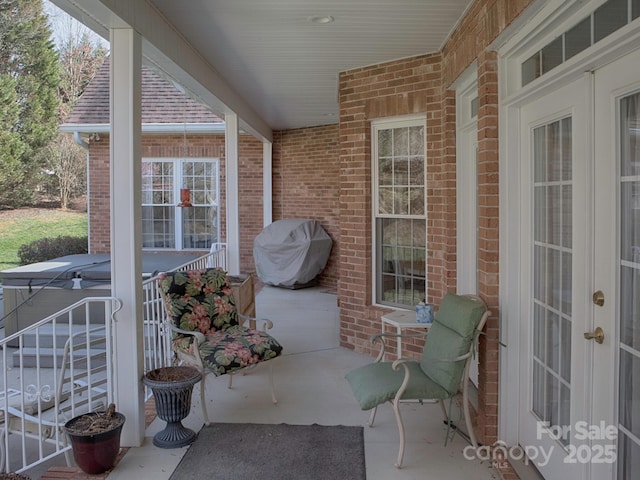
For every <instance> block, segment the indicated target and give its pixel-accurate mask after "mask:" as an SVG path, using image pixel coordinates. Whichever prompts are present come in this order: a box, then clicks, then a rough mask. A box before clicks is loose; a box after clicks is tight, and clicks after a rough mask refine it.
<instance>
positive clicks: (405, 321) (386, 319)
mask: <svg viewBox="0 0 640 480" xmlns="http://www.w3.org/2000/svg"><path fill="white" fill-rule="evenodd" d="M430 326H431V324H430V323H419V322H418V321H417V320H416V312H415V311H412V310H396V311H394V312H391V313H386V314H384V315H383V316H382V333H386V331H387V329H389V328H391V327H395V329H396V333H397V334H398V335H400V334H401V333H402V330H403V329H405V328H422V329H424V330H429V327H430ZM397 342H398V343H397V345H398V346H397V352H398V358H402V338H400V337H398V339H397Z"/></svg>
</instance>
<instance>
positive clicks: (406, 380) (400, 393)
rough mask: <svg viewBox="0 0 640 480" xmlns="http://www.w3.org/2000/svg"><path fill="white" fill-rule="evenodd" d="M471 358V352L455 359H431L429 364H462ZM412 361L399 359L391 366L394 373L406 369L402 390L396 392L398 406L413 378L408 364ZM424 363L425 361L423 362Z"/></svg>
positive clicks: (395, 401) (395, 400)
mask: <svg viewBox="0 0 640 480" xmlns="http://www.w3.org/2000/svg"><path fill="white" fill-rule="evenodd" d="M470 356H471V352H467V353H465V354H464V355H460V356H458V357H454V358H433V359H429V360H428V361H429V362H434V363H455V362H461V361H463V360H465V361H466V360H467V359H468V358H469V357H470ZM409 361H412V360H409V359H408V358H399V359H397V360H396V361H395V362H393V363H392V364H391V368H392V369H393V370H394V371H398V370H400V368H404V379H403V380H402V384H401V385H400V388H399V389H398V391H397V392H396V396H395V398H394V400H393V401H394V403H396V404H397V402H399V401H400V399H401V398H402V396H403V395H404V391H405V390H406V389H407V385H409V379H410V376H411V371H410V370H409V367H408V366H407V362H409ZM422 361H424V360H422Z"/></svg>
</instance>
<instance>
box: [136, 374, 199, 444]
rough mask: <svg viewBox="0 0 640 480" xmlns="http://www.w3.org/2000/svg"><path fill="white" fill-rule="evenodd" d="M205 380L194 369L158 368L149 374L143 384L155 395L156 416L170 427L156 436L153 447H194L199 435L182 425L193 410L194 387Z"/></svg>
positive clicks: (145, 376) (144, 378)
mask: <svg viewBox="0 0 640 480" xmlns="http://www.w3.org/2000/svg"><path fill="white" fill-rule="evenodd" d="M201 379H202V374H201V373H200V372H199V371H198V370H197V369H196V368H194V367H187V366H176V367H162V368H156V369H155V370H151V371H149V372H147V373H146V374H145V375H144V377H143V379H142V382H143V383H144V384H145V385H146V386H147V387H149V388H150V389H151V390H152V392H153V398H154V399H155V402H156V413H157V414H158V417H159V418H160V419H162V420H164V421H165V422H167V426H166V427H165V428H164V430H162V431H160V432H158V433H156V434H155V435H154V437H153V444H154V445H155V446H156V447H160V448H179V447H184V446H186V445H189V444H191V443H192V442H193V441H194V440H195V439H196V436H197V434H196V433H195V432H194V431H193V430H191V429H189V428H186V427H184V426H183V425H182V420H183V419H184V418H186V417H187V415H189V411H190V410H191V393H192V392H193V386H194V385H195V384H196V383H198V382H199V381H200V380H201Z"/></svg>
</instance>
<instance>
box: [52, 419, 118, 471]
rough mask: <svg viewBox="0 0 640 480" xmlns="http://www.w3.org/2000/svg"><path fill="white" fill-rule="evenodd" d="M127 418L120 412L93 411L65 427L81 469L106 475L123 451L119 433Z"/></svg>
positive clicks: (73, 420)
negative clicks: (119, 453)
mask: <svg viewBox="0 0 640 480" xmlns="http://www.w3.org/2000/svg"><path fill="white" fill-rule="evenodd" d="M124 421H125V416H124V415H123V414H121V413H118V412H113V411H112V413H111V414H110V413H109V411H107V412H90V413H85V414H82V415H78V416H77V417H74V418H72V419H71V420H69V421H68V422H67V423H65V425H64V430H65V432H66V433H67V436H68V437H69V440H70V441H71V447H72V449H73V458H74V460H75V461H76V463H77V464H78V467H80V469H81V470H82V471H83V472H85V473H88V474H90V475H94V474H96V473H102V472H106V471H107V470H109V469H110V468H112V467H113V466H114V464H115V460H116V457H117V456H118V452H119V451H120V434H121V433H122V426H123V425H124Z"/></svg>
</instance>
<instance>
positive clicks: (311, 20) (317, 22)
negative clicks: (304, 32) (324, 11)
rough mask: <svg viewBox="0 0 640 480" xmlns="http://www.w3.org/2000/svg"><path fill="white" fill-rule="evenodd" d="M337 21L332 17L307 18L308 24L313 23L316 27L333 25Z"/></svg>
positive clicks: (313, 16)
mask: <svg viewBox="0 0 640 480" xmlns="http://www.w3.org/2000/svg"><path fill="white" fill-rule="evenodd" d="M334 20H335V18H333V17H332V16H331V15H312V16H310V17H307V22H309V23H313V24H314V25H326V24H328V23H332V22H333V21H334Z"/></svg>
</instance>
